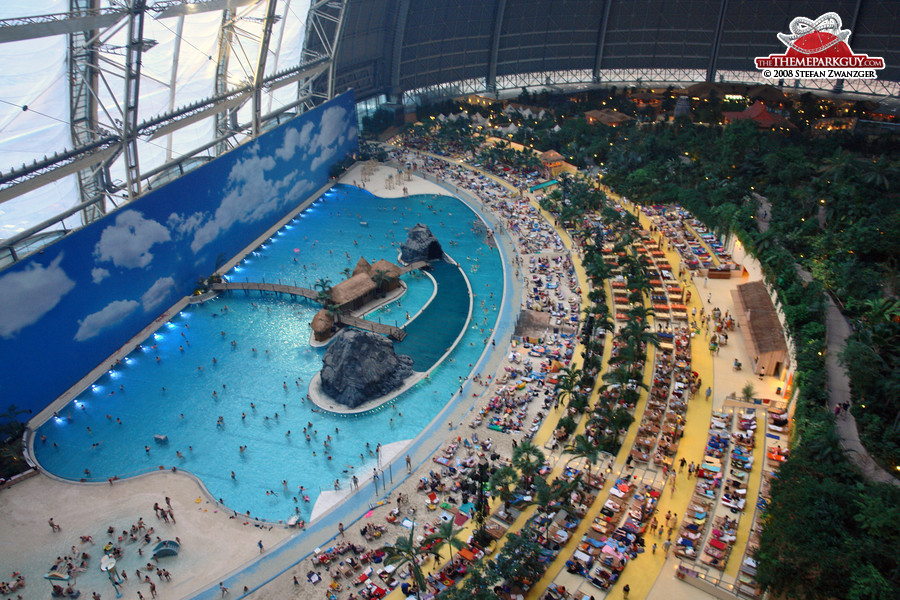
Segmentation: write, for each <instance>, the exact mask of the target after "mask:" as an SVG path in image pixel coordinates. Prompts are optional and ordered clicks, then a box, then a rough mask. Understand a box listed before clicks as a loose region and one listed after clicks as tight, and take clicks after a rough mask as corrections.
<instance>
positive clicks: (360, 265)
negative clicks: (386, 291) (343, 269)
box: [353, 256, 372, 275]
mask: <svg viewBox="0 0 900 600" xmlns="http://www.w3.org/2000/svg"><path fill="white" fill-rule="evenodd" d="M360 273H365V274H366V275H371V273H372V265H370V264H369V261H367V260H366V259H365V258H363V257H362V256H360V257H359V262H357V263H356V266H355V267H354V268H353V274H354V275H359V274H360Z"/></svg>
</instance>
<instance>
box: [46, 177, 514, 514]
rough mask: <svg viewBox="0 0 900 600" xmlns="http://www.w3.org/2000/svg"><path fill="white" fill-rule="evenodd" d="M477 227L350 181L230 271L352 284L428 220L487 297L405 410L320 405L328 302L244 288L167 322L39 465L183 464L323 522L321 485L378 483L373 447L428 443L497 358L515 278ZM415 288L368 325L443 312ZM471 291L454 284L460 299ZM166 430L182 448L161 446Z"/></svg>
mask: <svg viewBox="0 0 900 600" xmlns="http://www.w3.org/2000/svg"><path fill="white" fill-rule="evenodd" d="M475 219H477V216H476V215H475V214H474V213H473V212H472V211H471V210H470V209H469V208H468V207H466V206H465V205H464V204H463V203H461V202H460V201H459V200H457V199H455V198H451V197H448V196H413V197H409V198H398V199H380V198H376V197H374V196H372V195H371V194H369V193H368V192H365V191H360V190H356V189H355V188H350V187H348V186H340V185H339V186H336V187H335V188H334V189H332V190H330V191H329V192H327V193H326V194H324V195H323V197H322V198H320V199H319V200H317V201H316V202H315V203H314V204H313V205H312V206H311V207H309V208H308V209H307V210H306V211H304V212H303V213H302V214H301V215H300V216H298V217H297V218H296V219H294V220H293V221H292V222H291V223H289V224H288V225H286V226H285V227H284V228H282V229H281V230H280V231H278V232H277V233H276V234H275V235H273V236H272V238H270V240H269V241H267V242H266V243H264V244H263V245H262V246H260V247H259V248H258V249H257V250H256V251H255V252H253V253H252V254H251V255H249V256H248V257H247V259H246V260H244V261H243V262H242V263H241V264H240V265H238V266H237V267H235V269H233V271H232V272H231V273H229V274H228V278H229V279H231V280H233V281H240V280H244V279H246V280H249V281H259V280H261V279H265V280H266V281H269V282H277V281H279V280H280V281H282V282H283V283H296V284H297V285H301V286H306V287H312V286H313V284H314V283H315V281H316V280H317V279H319V278H329V279H330V280H331V281H332V283H337V282H338V281H340V280H342V279H343V278H344V275H343V274H342V271H343V270H344V269H345V268H350V269H352V268H353V267H354V266H355V265H356V262H357V261H358V260H359V257H360V256H364V257H365V258H366V259H367V260H369V261H370V262H374V261H375V260H378V259H381V258H385V259H388V260H391V261H396V258H397V254H398V252H397V248H398V246H399V244H400V243H402V241H403V240H404V239H405V237H406V231H405V228H409V227H412V226H413V225H415V224H416V223H417V222H422V223H425V224H427V225H428V226H429V227H430V228H431V229H432V231H434V233H435V235H436V236H437V237H438V239H439V240H440V241H441V242H442V244H443V246H444V249H445V251H446V252H447V253H448V254H450V255H451V256H452V257H453V258H454V259H455V260H457V261H458V262H459V264H460V266H461V268H462V269H463V271H464V272H465V273H466V276H467V278H468V279H469V282H470V284H471V286H472V290H473V293H474V295H475V297H474V302H473V310H472V319H471V321H470V322H469V325H468V327H467V328H466V331H465V334H464V335H463V338H462V339H461V340H460V342H459V344H458V346H457V347H456V348H455V349H454V350H453V351H452V353H451V354H450V355H449V356H448V358H447V359H445V360H444V361H443V362H442V363H441V364H439V365H438V366H437V367H436V368H435V369H434V370H433V371H432V372H431V374H430V376H429V377H428V378H426V379H424V380H422V381H421V382H420V383H419V384H417V385H416V386H415V387H413V388H412V389H410V390H408V391H407V392H405V393H404V394H402V395H400V396H398V397H397V399H396V400H395V401H394V402H393V406H395V407H396V408H392V407H385V408H384V409H382V410H380V411H377V412H375V413H372V414H367V415H364V416H359V417H341V416H336V415H330V414H325V413H321V412H314V411H313V410H312V409H313V406H312V405H311V404H309V403H308V402H307V401H306V400H305V396H306V387H307V384H308V382H309V381H310V379H311V377H312V376H313V375H314V374H315V373H317V372H318V370H319V368H320V367H321V356H322V354H323V353H324V349H322V348H318V349H317V348H313V347H310V346H309V343H308V341H309V338H310V329H309V322H310V320H311V319H312V317H313V315H314V314H315V312H316V311H317V310H318V308H319V307H318V305H316V304H314V303H312V302H310V301H307V300H304V299H296V298H287V297H275V296H262V295H260V294H259V293H257V292H251V293H249V294H248V295H245V294H243V293H241V292H237V293H234V294H232V295H228V296H220V297H219V298H217V299H215V300H213V301H210V302H207V303H205V304H203V305H196V306H191V307H189V308H186V309H185V310H184V311H182V312H181V313H180V314H179V315H177V316H176V317H175V318H174V319H173V320H172V321H171V322H169V323H166V324H164V325H163V326H162V327H160V328H159V329H158V330H157V331H156V332H155V333H154V334H153V335H152V336H151V337H150V338H148V339H147V340H146V341H145V342H144V343H143V344H142V348H141V349H139V350H135V351H134V352H132V353H131V354H130V355H129V356H128V357H126V359H125V360H124V361H123V362H122V364H120V365H117V366H116V367H115V368H114V369H112V370H111V371H110V372H108V373H107V374H105V375H104V376H103V377H101V378H100V379H99V380H97V381H96V382H95V383H94V385H93V386H91V387H90V388H88V389H87V390H86V391H85V392H84V393H82V394H81V395H80V396H79V397H78V398H76V399H75V400H74V401H73V402H72V403H70V404H69V405H67V406H66V407H64V408H63V409H61V410H60V411H59V418H52V419H50V421H48V422H47V423H45V424H44V425H42V426H41V427H40V428H39V429H38V431H37V435H36V438H37V439H36V441H35V444H34V451H35V455H36V458H37V459H38V461H39V462H40V463H41V465H42V466H43V467H44V468H46V469H47V470H49V471H50V472H51V473H54V474H56V475H58V476H60V477H64V478H68V479H81V478H86V479H89V480H98V481H105V480H106V479H107V478H108V477H111V476H113V475H118V476H119V477H126V476H129V475H135V474H139V473H144V472H147V471H153V470H156V469H158V468H159V467H160V466H162V467H164V468H167V469H168V468H171V467H172V466H177V467H178V468H179V469H181V470H185V471H189V472H191V473H193V474H195V475H196V476H198V477H199V478H200V479H201V480H202V481H203V482H204V484H205V485H206V487H207V488H208V490H209V491H210V493H211V494H212V495H213V496H214V497H216V498H221V499H222V500H223V501H224V503H225V505H226V506H228V507H229V508H232V509H234V510H236V511H239V512H242V513H245V512H246V511H250V513H251V515H252V516H254V517H257V518H263V519H268V520H274V521H277V520H284V519H287V518H288V517H289V516H290V515H292V514H294V511H295V507H299V508H300V514H301V516H303V517H304V518H308V517H309V515H310V511H311V509H312V506H313V504H314V503H315V501H316V498H317V496H318V494H319V492H320V490H331V489H333V483H334V480H335V479H338V480H340V482H341V486H342V487H343V488H346V487H347V486H349V480H350V477H351V475H352V474H353V473H354V472H356V473H360V474H365V473H371V470H372V467H373V466H374V462H375V459H374V457H373V456H371V455H370V454H369V453H368V450H367V447H366V444H367V443H368V444H369V447H370V448H371V449H373V450H374V448H375V446H376V444H378V443H381V444H388V443H391V442H395V441H399V440H405V439H411V438H414V437H415V436H416V435H417V434H418V432H419V431H421V430H422V429H423V428H424V426H425V425H426V424H428V423H429V422H430V421H431V420H432V419H433V418H434V416H435V415H436V414H437V413H438V412H439V411H440V410H441V408H443V406H444V405H445V403H446V402H447V401H448V400H449V399H450V398H451V396H452V394H453V393H454V392H455V390H456V389H458V387H459V378H460V377H464V376H466V375H467V374H468V372H469V371H470V365H471V364H473V363H475V362H476V360H477V358H478V356H480V354H481V352H482V351H483V350H484V345H485V341H486V339H487V337H488V336H489V335H490V329H489V328H490V327H492V326H493V324H494V323H495V322H496V319H497V316H498V309H499V304H500V300H499V299H500V298H501V297H502V291H503V290H502V286H503V274H502V264H501V256H500V254H499V252H498V251H497V250H496V249H493V248H491V247H490V246H488V245H487V244H486V243H485V239H484V238H483V236H482V235H480V234H479V233H478V231H477V230H478V228H475V227H474V226H473V225H474V223H475ZM354 242H355V243H354ZM348 255H349V257H348ZM404 281H405V282H406V284H407V286H408V291H407V293H406V294H405V295H404V296H403V297H402V298H401V299H400V300H399V301H395V302H394V303H392V304H390V305H388V306H385V307H382V308H381V309H379V310H377V311H375V312H374V313H372V314H370V315H369V316H368V318H380V319H381V320H382V321H383V322H387V323H391V322H392V321H397V324H398V325H402V324H403V322H404V321H405V318H406V313H407V312H408V313H409V314H410V316H414V315H415V314H416V313H417V312H418V311H419V309H421V308H422V307H423V306H424V305H425V304H426V303H427V302H428V300H429V298H430V297H431V295H432V292H433V290H434V285H433V284H432V282H431V279H429V278H428V277H425V276H424V275H421V274H416V273H409V274H407V275H404ZM465 291H466V293H468V290H465ZM459 293H460V290H459V289H454V290H451V291H450V293H448V296H447V297H448V298H450V297H454V296H457V295H458V294H459ZM492 295H493V297H492ZM494 298H496V300H494ZM457 305H458V303H457ZM466 310H468V306H466ZM413 324H415V321H413ZM416 327H418V328H419V329H420V330H421V332H424V333H426V334H427V333H428V332H429V331H431V332H434V335H435V339H437V338H438V337H439V336H438V333H440V334H444V333H445V332H444V331H443V330H442V329H441V323H440V322H439V321H436V320H429V322H428V323H426V322H425V321H422V322H420V323H419V324H418V325H416V326H413V325H411V326H410V329H409V332H410V335H409V337H408V338H407V339H406V340H405V341H404V342H403V344H409V352H410V353H416V354H419V355H422V356H424V355H425V354H427V352H428V350H429V349H428V347H427V344H425V345H422V347H421V348H413V346H416V345H419V344H422V340H423V337H422V336H420V335H416V334H415V332H416ZM458 333H459V330H458V329H457V330H456V332H455V333H453V338H454V339H455V337H456V336H457V335H458ZM446 336H449V334H446ZM446 336H445V337H446ZM232 342H234V344H232ZM443 343H444V342H443V341H438V342H436V343H435V344H434V347H435V348H436V347H437V346H440V345H441V344H443ZM403 344H401V345H400V346H401V347H398V350H400V351H401V352H403V351H404V350H403V348H402V345H403ZM443 351H444V350H443V349H441V350H440V352H441V354H443ZM157 357H158V358H159V360H157ZM120 386H121V387H120ZM213 392H215V394H214V393H213ZM251 405H252V406H251ZM219 417H222V422H221V423H219ZM308 423H312V427H311V428H309V427H308ZM304 427H307V428H308V429H309V434H310V440H309V441H307V439H306V437H305V435H304V433H303V429H304ZM335 429H337V432H336V431H335ZM288 432H290V433H288ZM157 434H158V435H164V436H167V438H168V439H167V441H166V442H158V441H156V440H155V438H154V436H155V435H157ZM329 435H330V436H331V438H332V441H331V443H330V444H328V445H327V447H326V445H325V442H326V436H329ZM42 436H43V438H42ZM42 439H43V441H42ZM242 446H246V449H245V450H244V451H243V452H242V451H241V450H240V448H241V447H242ZM145 447H149V451H148V450H146V449H145ZM314 453H315V455H314ZM179 454H180V456H179ZM329 456H330V457H331V458H330V459H329V458H328V457H329ZM85 469H88V470H89V474H86V473H85ZM232 471H233V472H234V478H232V477H231V472H232ZM283 482H285V483H283ZM301 485H302V486H304V488H305V491H304V492H303V493H302V494H301V493H299V486H301ZM304 494H305V495H308V496H309V499H310V501H309V502H308V503H307V502H305V501H304V500H303V495H304ZM294 498H296V499H297V500H296V502H295V501H294Z"/></svg>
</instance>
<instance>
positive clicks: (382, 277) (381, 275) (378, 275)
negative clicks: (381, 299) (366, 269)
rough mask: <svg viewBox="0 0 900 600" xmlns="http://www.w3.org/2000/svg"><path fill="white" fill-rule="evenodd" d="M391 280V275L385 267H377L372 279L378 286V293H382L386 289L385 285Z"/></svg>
mask: <svg viewBox="0 0 900 600" xmlns="http://www.w3.org/2000/svg"><path fill="white" fill-rule="evenodd" d="M390 280H391V276H390V275H388V272H387V271H385V270H384V269H375V272H374V273H372V281H374V282H375V285H376V286H377V287H378V293H379V294H380V293H382V291H383V290H384V285H385V284H386V283H387V282H388V281H390Z"/></svg>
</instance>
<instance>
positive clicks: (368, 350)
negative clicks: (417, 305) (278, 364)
mask: <svg viewBox="0 0 900 600" xmlns="http://www.w3.org/2000/svg"><path fill="white" fill-rule="evenodd" d="M322 364H323V366H322V371H321V372H320V375H321V381H322V391H324V392H325V393H326V394H328V395H329V396H330V397H331V398H332V399H333V400H334V401H335V402H337V403H339V404H342V405H344V406H347V407H349V408H356V407H357V406H359V405H360V404H362V403H364V402H367V401H369V400H372V399H374V398H378V397H379V396H384V395H385V394H389V393H391V392H392V391H394V390H395V389H397V388H399V387H400V386H402V385H403V382H404V381H405V380H406V378H407V377H409V376H410V375H412V374H413V370H412V364H413V360H412V359H411V358H410V357H409V356H406V355H403V354H397V353H396V352H395V351H394V344H393V342H391V340H389V339H387V338H386V337H384V336H381V335H378V334H377V333H371V332H368V331H359V330H357V329H344V330H342V331H341V332H340V333H338V334H337V335H336V336H335V337H334V340H333V341H332V342H331V345H330V346H329V347H328V350H326V351H325V356H323V357H322Z"/></svg>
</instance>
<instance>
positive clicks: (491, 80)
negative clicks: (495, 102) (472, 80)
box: [485, 0, 506, 94]
mask: <svg viewBox="0 0 900 600" xmlns="http://www.w3.org/2000/svg"><path fill="white" fill-rule="evenodd" d="M505 13H506V0H497V7H496V10H495V11H494V27H493V29H492V30H491V56H490V58H489V60H488V75H487V84H486V86H485V88H486V89H487V91H488V92H490V93H492V94H496V93H497V55H498V54H499V53H500V32H501V31H503V16H504V14H505Z"/></svg>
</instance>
